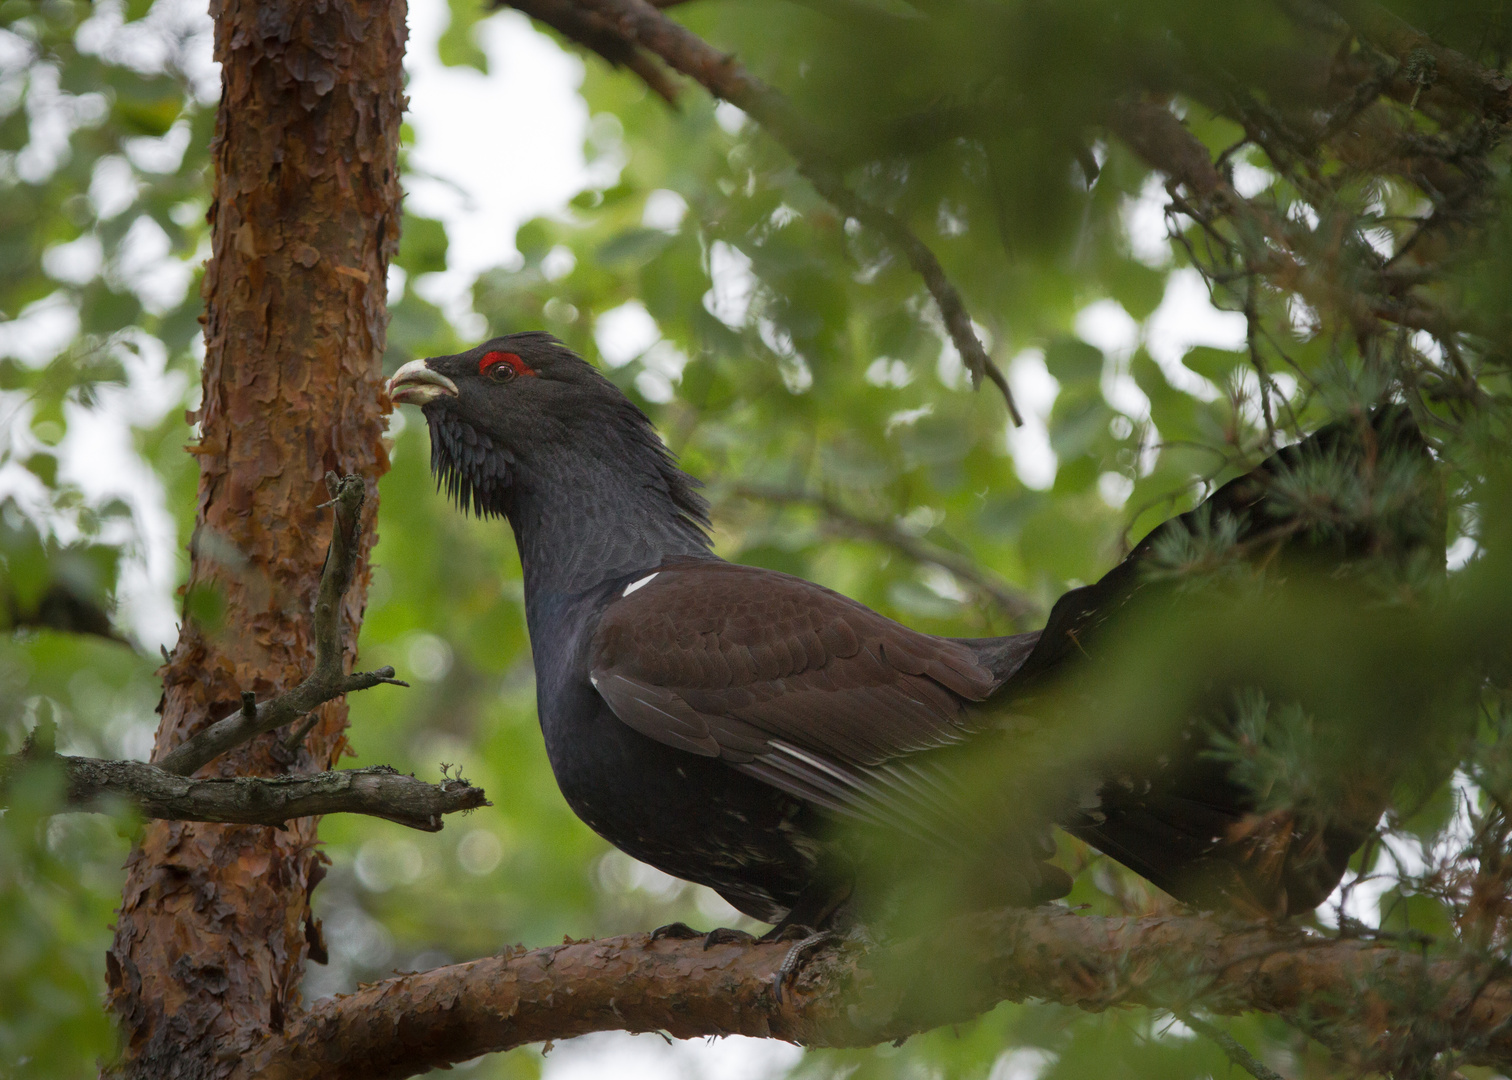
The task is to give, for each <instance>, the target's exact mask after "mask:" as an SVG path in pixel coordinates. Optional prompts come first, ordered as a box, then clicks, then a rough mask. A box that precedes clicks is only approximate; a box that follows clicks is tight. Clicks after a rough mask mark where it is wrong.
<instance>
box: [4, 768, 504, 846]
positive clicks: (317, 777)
mask: <svg viewBox="0 0 1512 1080" xmlns="http://www.w3.org/2000/svg"><path fill="white" fill-rule="evenodd" d="M27 767H42V768H47V767H56V768H59V769H61V770H62V772H63V777H64V784H65V788H64V790H65V796H64V799H65V804H66V806H67V807H68V808H69V809H71V810H99V809H104V808H105V807H107V806H108V805H109V804H110V803H112V802H116V803H125V804H127V805H129V806H133V807H135V808H136V809H137V810H139V811H140V812H141V813H142V815H143V816H145V817H149V818H162V819H165V820H170V821H217V822H222V823H226V824H236V825H282V824H283V823H284V822H286V821H289V820H291V819H293V818H300V817H313V816H316V815H320V814H365V815H367V816H369V817H380V818H384V819H385V820H387V821H392V822H395V823H396V824H399V825H407V826H408V827H410V828H411V829H421V830H423V831H425V832H439V831H440V829H441V818H442V817H443V816H444V815H446V814H455V813H456V812H457V811H459V810H473V809H476V808H478V807H480V806H488V805H490V804H489V802H488V800H487V797H486V796H485V795H484V792H483V789H482V788H477V787H473V786H472V785H471V784H469V783H468V782H467V781H466V780H463V779H461V778H457V779H450V778H448V779H446V780H443V781H442V782H441V783H439V784H428V783H426V782H425V781H423V780H417V779H415V777H413V776H406V775H405V774H403V773H401V772H398V771H396V770H394V769H392V768H390V767H388V766H387V765H377V766H373V767H370V768H366V769H338V770H334V771H332V772H323V773H314V774H311V775H304V776H234V777H213V778H209V779H194V778H190V777H185V776H179V775H177V774H175V773H170V772H167V771H165V770H163V769H161V768H159V767H157V766H156V765H149V764H148V763H147V762H145V761H104V760H100V759H98V758H82V757H69V756H66V755H59V754H51V753H42V754H38V753H34V752H30V751H23V752H22V753H19V754H13V755H11V756H9V757H6V758H0V805H4V803H5V792H6V790H7V788H8V787H9V784H10V782H11V780H12V778H13V777H14V776H15V775H16V774H17V773H18V772H19V771H20V770H21V769H23V768H27Z"/></svg>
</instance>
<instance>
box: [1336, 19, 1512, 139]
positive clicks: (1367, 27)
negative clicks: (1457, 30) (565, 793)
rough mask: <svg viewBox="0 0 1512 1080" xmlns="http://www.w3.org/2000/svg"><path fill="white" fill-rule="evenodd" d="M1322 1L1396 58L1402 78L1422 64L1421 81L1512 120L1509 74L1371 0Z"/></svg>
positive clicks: (1490, 116)
mask: <svg viewBox="0 0 1512 1080" xmlns="http://www.w3.org/2000/svg"><path fill="white" fill-rule="evenodd" d="M1327 2H1328V4H1329V6H1330V7H1333V8H1334V9H1335V10H1337V11H1338V12H1339V14H1340V15H1342V16H1343V17H1344V20H1345V21H1346V22H1348V23H1349V25H1350V26H1351V27H1353V28H1354V30H1355V31H1356V32H1357V33H1359V34H1360V36H1361V37H1363V38H1365V39H1366V40H1367V41H1369V42H1371V43H1372V44H1374V45H1375V46H1377V47H1378V48H1380V49H1381V50H1382V51H1383V52H1386V53H1389V54H1391V55H1392V56H1393V57H1395V58H1396V60H1397V61H1398V62H1399V63H1400V64H1401V65H1402V71H1403V73H1404V76H1405V74H1406V71H1407V69H1408V68H1409V67H1414V66H1416V67H1419V68H1422V69H1424V70H1423V71H1422V73H1421V74H1419V76H1418V78H1419V80H1421V84H1422V85H1431V84H1432V83H1434V82H1438V83H1442V84H1443V85H1444V86H1446V87H1447V88H1448V89H1449V90H1451V91H1452V92H1453V93H1454V94H1455V95H1456V96H1457V97H1459V98H1460V99H1461V100H1462V101H1464V102H1466V103H1468V104H1469V105H1470V106H1472V107H1473V108H1474V109H1475V110H1476V111H1477V112H1479V113H1480V114H1481V115H1483V116H1485V117H1487V118H1488V119H1491V120H1495V121H1496V122H1497V123H1501V124H1505V123H1507V122H1508V121H1509V120H1512V78H1508V77H1507V76H1506V75H1504V74H1502V73H1501V72H1500V71H1496V70H1494V69H1492V68H1485V67H1482V66H1481V65H1479V64H1477V63H1476V62H1475V61H1473V60H1471V59H1470V58H1469V57H1467V56H1465V55H1464V54H1463V53H1459V52H1456V51H1455V50H1453V49H1450V48H1447V47H1446V46H1443V45H1440V44H1439V43H1438V42H1436V41H1434V40H1433V39H1432V38H1431V37H1429V36H1428V35H1427V34H1425V33H1423V32H1422V31H1421V30H1419V29H1417V28H1416V27H1414V26H1412V25H1411V24H1410V23H1408V22H1407V21H1406V20H1405V19H1403V18H1402V17H1401V16H1399V15H1397V14H1395V13H1394V12H1391V11H1388V10H1387V9H1386V8H1384V7H1382V6H1381V5H1379V4H1376V3H1374V2H1372V0H1327Z"/></svg>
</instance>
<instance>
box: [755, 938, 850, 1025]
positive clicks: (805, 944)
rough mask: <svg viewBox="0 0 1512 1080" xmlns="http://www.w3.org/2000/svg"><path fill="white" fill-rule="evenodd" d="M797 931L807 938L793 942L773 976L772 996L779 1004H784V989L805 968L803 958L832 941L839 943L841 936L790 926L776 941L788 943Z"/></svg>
mask: <svg viewBox="0 0 1512 1080" xmlns="http://www.w3.org/2000/svg"><path fill="white" fill-rule="evenodd" d="M795 931H802V932H803V933H804V934H805V935H806V936H804V937H802V938H800V939H799V940H798V941H795V942H793V947H792V948H790V949H788V951H787V955H786V956H784V957H783V958H782V964H781V966H779V967H778V968H777V971H776V973H775V974H774V975H773V976H772V996H773V997H774V998H776V999H777V1004H779V1005H781V1004H782V989H783V987H784V986H787V985H788V984H789V983H791V982H792V981H793V980H794V979H795V978H796V977H797V975H798V970H799V969H800V968H801V967H803V958H804V957H805V956H806V955H808V954H809V953H811V952H813V951H814V950H815V949H817V948H819V946H821V945H827V944H829V943H830V942H832V941H839V940H840V935H839V934H835V933H831V932H830V931H828V930H820V931H818V932H817V933H816V932H814V931H813V930H811V929H810V928H808V927H806V926H790V927H785V928H784V933H783V936H779V937H775V938H773V939H772V940H774V941H787V940H791V938H790V937H789V936H787V935H789V934H792V933H793V932H795Z"/></svg>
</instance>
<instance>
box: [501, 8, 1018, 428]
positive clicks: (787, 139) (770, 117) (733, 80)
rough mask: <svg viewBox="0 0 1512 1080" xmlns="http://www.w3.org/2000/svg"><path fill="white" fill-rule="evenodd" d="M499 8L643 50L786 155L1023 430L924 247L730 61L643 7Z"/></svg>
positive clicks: (595, 40)
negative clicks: (862, 229)
mask: <svg viewBox="0 0 1512 1080" xmlns="http://www.w3.org/2000/svg"><path fill="white" fill-rule="evenodd" d="M507 2H508V3H510V4H511V5H512V6H513V7H516V8H518V9H519V10H521V11H523V12H525V13H526V14H527V15H530V16H532V17H534V18H537V19H540V20H541V21H542V22H544V23H546V24H547V25H549V26H552V27H555V28H556V29H557V30H560V31H561V32H562V33H564V34H566V35H567V36H569V37H571V38H573V39H574V40H577V41H580V42H582V43H583V44H584V45H587V46H588V47H589V48H591V49H593V50H594V51H595V52H598V53H600V55H604V56H606V57H608V58H609V59H611V60H615V59H616V58H615V56H613V55H611V52H616V51H618V50H610V51H608V52H606V51H605V48H604V46H603V37H604V35H605V34H607V33H613V34H617V35H618V36H619V38H620V39H621V40H622V41H623V42H624V43H625V45H626V48H628V49H629V50H630V51H631V52H635V51H637V50H642V49H643V50H645V51H646V52H649V53H651V54H653V55H655V56H657V57H660V58H661V60H662V61H663V62H664V63H666V64H667V65H668V66H669V67H671V68H673V69H674V70H676V71H680V72H682V73H683V74H684V75H687V76H689V77H690V78H692V79H695V80H696V81H697V82H699V83H700V84H702V85H703V87H704V88H705V89H706V90H708V91H709V93H711V94H713V95H714V96H715V97H718V98H721V99H723V100H725V101H728V102H729V103H730V104H732V105H736V106H738V107H739V108H741V109H742V110H744V111H745V112H746V113H747V114H748V115H749V116H750V117H751V118H752V119H754V120H755V121H756V122H757V123H759V124H760V125H761V126H762V127H764V128H765V129H766V130H767V131H768V132H769V133H770V134H771V135H772V137H773V138H775V139H776V140H777V141H778V142H779V143H781V144H782V145H783V146H784V147H785V148H786V149H787V151H788V152H789V153H790V154H792V155H793V157H794V158H795V159H796V160H797V162H798V166H799V169H800V170H801V171H802V172H803V174H804V175H805V176H807V177H808V178H809V180H810V182H812V183H813V185H814V188H815V189H816V190H817V191H818V192H819V194H820V195H822V196H824V198H826V199H828V200H829V202H830V203H832V204H833V205H834V206H835V208H836V209H838V210H839V211H840V212H841V213H843V214H845V215H846V216H847V217H851V218H855V219H856V220H857V221H859V222H860V223H861V224H862V225H864V226H866V227H867V228H870V229H874V230H876V231H877V232H878V233H880V234H881V235H882V236H883V237H885V238H886V239H887V241H888V243H890V244H892V245H893V246H894V247H897V248H899V249H900V250H901V251H902V252H903V254H904V257H905V258H907V259H908V262H909V265H910V266H912V267H913V268H914V271H915V272H916V273H917V274H918V275H919V276H920V277H921V278H923V279H924V285H925V287H926V288H928V289H929V294H930V295H931V296H932V297H934V301H935V304H936V306H937V307H938V308H939V310H940V317H941V318H942V319H943V320H944V323H945V329H946V331H947V332H948V333H949V334H950V339H951V341H952V342H953V343H954V344H955V347H956V350H957V351H958V352H959V353H960V354H961V359H962V361H963V362H964V363H965V365H966V369H967V370H968V371H970V372H971V377H972V381H973V382H974V383H975V384H976V385H978V386H980V385H981V381H982V379H983V378H984V377H985V378H987V379H990V380H991V381H992V384H993V385H994V386H996V387H997V388H998V390H999V391H1000V392H1001V393H1002V395H1003V400H1004V402H1006V404H1007V406H1008V413H1009V415H1010V416H1011V417H1012V419H1013V422H1014V423H1015V424H1022V423H1023V418H1022V417H1021V416H1020V415H1019V411H1018V406H1017V405H1016V404H1015V403H1014V400H1013V393H1012V392H1011V391H1010V390H1009V388H1008V380H1007V379H1005V378H1004V377H1003V373H1002V372H1001V371H1000V370H998V367H997V365H996V364H995V363H993V361H992V358H991V357H989V356H988V355H987V350H986V349H985V348H984V347H983V345H982V342H981V339H979V338H978V337H977V334H976V330H975V329H974V328H973V327H972V324H971V317H970V315H969V314H968V313H967V310H966V304H965V301H964V300H962V299H961V294H960V292H959V291H958V290H957V289H956V287H955V285H954V284H953V283H952V282H951V281H950V278H949V277H947V276H946V274H945V269H944V267H942V266H941V265H940V261H939V259H937V258H936V257H935V254H934V252H933V251H931V250H930V249H929V245H927V244H925V243H924V242H923V241H922V240H920V239H919V238H918V236H916V235H915V234H914V232H913V230H912V229H910V228H909V227H908V225H907V224H906V223H904V221H903V220H902V219H901V218H899V217H898V216H897V215H896V214H893V213H892V212H890V211H888V210H886V209H884V208H882V207H880V206H877V205H876V204H874V203H871V202H868V201H867V200H866V199H863V198H862V197H861V196H860V195H858V194H856V193H855V192H854V191H852V190H851V189H850V188H849V187H847V186H846V184H845V181H844V179H843V177H842V176H841V172H840V169H839V168H838V167H837V166H836V165H835V164H834V162H833V161H832V159H831V157H830V155H829V154H828V152H827V151H826V150H825V137H824V134H823V133H822V132H821V131H819V130H817V129H816V128H815V127H814V126H813V125H812V124H810V123H809V122H808V121H807V120H805V119H804V118H803V117H802V116H800V115H799V114H798V112H797V111H796V110H795V109H794V108H793V107H792V106H791V105H789V104H788V102H787V99H786V98H784V97H783V96H782V94H780V93H779V92H778V91H777V90H775V89H773V88H772V87H770V86H768V85H766V84H765V83H764V82H762V81H761V80H760V79H758V78H756V77H755V76H754V75H752V74H751V73H750V72H748V71H747V70H746V69H745V67H744V66H743V65H742V64H741V63H739V61H737V60H736V59H735V58H734V57H733V56H729V55H727V54H725V53H721V52H719V50H717V49H715V48H714V47H713V46H711V45H710V44H709V43H708V42H706V41H704V40H703V39H702V38H700V37H699V36H698V35H697V34H695V33H693V32H692V31H691V30H689V29H687V28H686V27H684V26H682V25H680V24H679V23H676V22H674V21H672V20H671V19H669V18H667V17H666V16H665V15H663V14H662V13H661V12H660V11H658V10H657V9H656V7H655V6H653V5H652V4H650V3H648V2H647V0H507ZM643 77H644V76H643ZM648 82H649V85H651V86H652V87H653V89H656V88H657V84H656V83H655V82H650V81H649V80H648ZM658 92H660V91H658ZM663 96H666V95H663Z"/></svg>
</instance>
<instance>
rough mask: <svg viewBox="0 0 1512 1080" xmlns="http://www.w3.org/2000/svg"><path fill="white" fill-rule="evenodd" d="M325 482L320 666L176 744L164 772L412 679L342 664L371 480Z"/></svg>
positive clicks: (195, 764)
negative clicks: (329, 513) (346, 612)
mask: <svg viewBox="0 0 1512 1080" xmlns="http://www.w3.org/2000/svg"><path fill="white" fill-rule="evenodd" d="M326 486H327V487H328V488H329V489H330V492H331V503H330V505H331V506H333V507H334V508H335V511H336V524H335V526H334V528H333V529H332V531H331V546H330V547H329V548H328V549H327V550H326V560H325V566H324V568H323V569H322V570H321V574H320V592H319V594H318V595H317V597H316V600H315V635H314V636H315V669H314V670H313V671H311V672H310V674H309V675H308V676H307V677H306V678H305V680H304V681H303V682H302V683H300V684H299V685H298V686H296V687H295V688H294V689H292V690H290V691H288V692H287V693H283V694H278V695H276V696H274V697H271V698H269V699H268V700H267V701H264V702H262V703H261V704H253V703H252V702H251V701H247V702H245V703H244V704H243V706H242V708H240V709H238V710H237V711H236V712H234V713H232V714H231V715H230V716H227V717H226V718H225V719H223V720H218V721H216V722H215V723H214V724H211V725H210V726H209V727H208V728H206V729H205V730H204V731H201V732H200V733H199V734H197V735H195V736H194V737H193V738H191V739H189V740H187V741H185V742H183V743H181V744H180V745H179V746H177V747H175V748H174V749H173V750H172V751H170V752H169V753H168V754H167V755H166V756H165V757H164V758H163V759H162V760H161V761H159V762H158V763H157V764H158V767H159V768H161V769H162V770H163V771H164V772H170V773H178V774H180V775H183V776H188V775H190V774H191V773H193V772H195V770H197V769H199V768H200V766H202V765H204V764H206V763H207V762H210V761H213V760H214V759H215V758H217V757H219V756H220V755H221V754H224V753H225V752H226V751H227V750H230V749H232V748H233V747H236V746H240V745H241V744H242V743H244V742H247V741H249V740H251V739H255V738H256V737H257V736H259V735H261V734H263V733H264V732H266V731H272V730H273V729H274V728H280V727H283V726H284V725H285V724H289V723H293V722H294V721H295V720H298V719H299V718H300V717H302V716H304V715H305V714H306V713H309V712H312V711H314V710H315V709H317V708H319V707H320V706H322V705H324V704H325V703H326V702H328V701H332V700H334V699H335V698H338V697H341V695H343V694H350V693H353V692H355V691H357V690H367V689H369V688H371V687H374V686H377V685H378V684H379V683H390V684H392V685H395V686H404V685H407V684H405V683H402V682H399V681H398V680H396V679H395V678H394V669H393V668H390V667H384V668H379V669H378V670H377V671H359V672H353V673H352V674H350V675H348V674H346V673H345V672H344V671H343V670H342V668H343V660H342V647H341V599H342V597H343V596H345V595H346V591H347V588H348V587H349V586H350V585H351V583H352V573H353V571H354V570H355V569H356V566H357V559H358V557H359V555H360V553H361V545H360V544H359V543H358V539H359V535H360V533H361V529H362V503H363V499H364V498H365V495H366V485H365V484H364V483H363V480H362V477H360V476H346V477H343V478H341V479H340V480H338V479H337V478H336V474H335V473H327V474H326Z"/></svg>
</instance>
